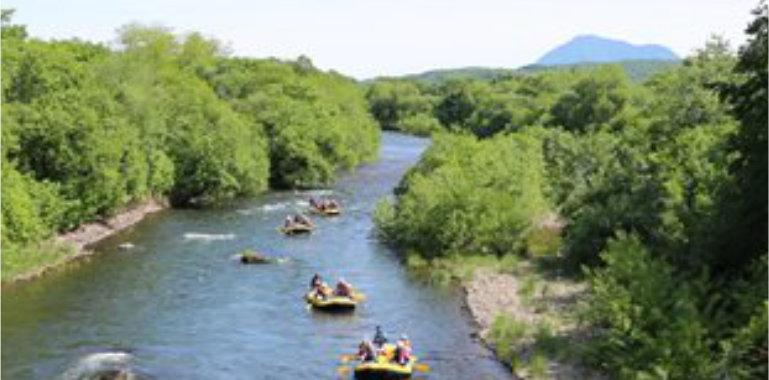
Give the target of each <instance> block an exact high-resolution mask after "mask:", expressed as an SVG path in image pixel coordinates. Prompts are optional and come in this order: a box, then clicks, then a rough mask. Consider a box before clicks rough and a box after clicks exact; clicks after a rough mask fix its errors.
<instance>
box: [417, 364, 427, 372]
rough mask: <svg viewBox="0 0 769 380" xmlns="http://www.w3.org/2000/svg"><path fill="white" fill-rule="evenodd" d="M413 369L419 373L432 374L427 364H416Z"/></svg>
mask: <svg viewBox="0 0 769 380" xmlns="http://www.w3.org/2000/svg"><path fill="white" fill-rule="evenodd" d="M413 368H414V371H417V372H430V366H429V365H427V364H425V363H414V367H413Z"/></svg>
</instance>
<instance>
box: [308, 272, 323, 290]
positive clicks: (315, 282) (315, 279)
mask: <svg viewBox="0 0 769 380" xmlns="http://www.w3.org/2000/svg"><path fill="white" fill-rule="evenodd" d="M322 284H323V279H322V278H320V275H319V274H317V273H315V275H314V276H312V280H310V289H318V288H319V287H320V286H321V285H322Z"/></svg>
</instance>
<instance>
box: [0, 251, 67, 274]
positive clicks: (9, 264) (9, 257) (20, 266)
mask: <svg viewBox="0 0 769 380" xmlns="http://www.w3.org/2000/svg"><path fill="white" fill-rule="evenodd" d="M74 253H75V251H74V248H73V247H71V246H67V245H62V244H57V243H54V242H52V241H44V242H39V243H38V242H35V243H30V244H27V245H23V246H16V245H4V247H3V259H2V266H1V267H0V271H2V273H3V281H4V282H5V281H8V280H10V279H13V278H15V277H17V276H19V275H22V274H26V273H30V272H31V271H33V270H36V269H39V268H41V267H43V266H45V265H48V264H51V263H55V262H58V261H59V260H62V259H65V258H66V257H68V256H70V255H72V254H74Z"/></svg>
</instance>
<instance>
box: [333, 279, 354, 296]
mask: <svg viewBox="0 0 769 380" xmlns="http://www.w3.org/2000/svg"><path fill="white" fill-rule="evenodd" d="M334 294H336V295H337V296H340V297H350V298H352V286H351V285H350V284H349V283H348V282H347V281H345V280H344V279H343V278H340V279H339V281H338V282H337V283H336V290H334Z"/></svg>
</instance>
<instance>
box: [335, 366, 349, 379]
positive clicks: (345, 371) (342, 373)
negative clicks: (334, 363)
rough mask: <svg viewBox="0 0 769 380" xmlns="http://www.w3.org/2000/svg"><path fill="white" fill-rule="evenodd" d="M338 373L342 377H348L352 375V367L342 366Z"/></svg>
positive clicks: (337, 370)
mask: <svg viewBox="0 0 769 380" xmlns="http://www.w3.org/2000/svg"><path fill="white" fill-rule="evenodd" d="M336 373H337V374H338V375H339V376H340V377H343V376H347V375H348V374H350V367H348V366H346V365H343V366H340V367H339V368H337V369H336Z"/></svg>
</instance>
